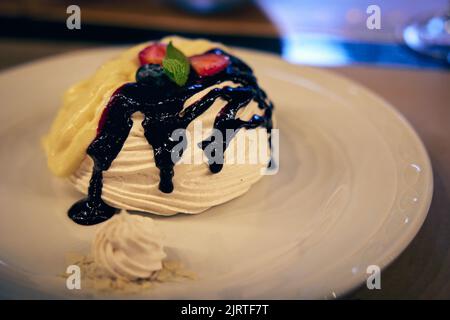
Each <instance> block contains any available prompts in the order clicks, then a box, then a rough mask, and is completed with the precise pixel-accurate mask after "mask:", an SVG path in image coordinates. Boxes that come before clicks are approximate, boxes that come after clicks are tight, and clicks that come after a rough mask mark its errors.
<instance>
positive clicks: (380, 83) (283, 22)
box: [0, 0, 450, 299]
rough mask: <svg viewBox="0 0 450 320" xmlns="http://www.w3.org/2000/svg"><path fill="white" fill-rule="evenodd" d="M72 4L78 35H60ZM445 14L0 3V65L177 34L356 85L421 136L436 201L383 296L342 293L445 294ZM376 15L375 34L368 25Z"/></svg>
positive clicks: (270, 5) (434, 10)
mask: <svg viewBox="0 0 450 320" xmlns="http://www.w3.org/2000/svg"><path fill="white" fill-rule="evenodd" d="M73 4H75V5H77V6H78V7H79V8H80V9H81V29H74V30H69V29H68V28H67V26H66V20H67V18H68V17H69V15H70V14H68V13H67V7H68V6H70V5H73ZM371 5H375V9H374V7H373V6H372V7H370V6H371ZM449 8H450V1H448V0H422V1H420V0H339V1H332V0H321V1H318V0H253V1H252V0H166V1H162V0H159V1H158V0H129V1H120V0H89V1H88V0H75V1H72V0H71V1H64V0H1V1H0V69H7V68H11V67H13V66H15V65H19V64H22V63H27V62H30V61H33V60H35V59H38V58H42V57H46V56H50V55H54V54H59V53H64V52H69V51H73V50H78V49H86V48H94V47H98V46H109V45H127V44H132V43H137V42H142V41H147V40H151V39H157V38H160V37H162V36H166V35H170V34H179V35H182V36H187V37H207V38H210V39H212V40H215V41H220V42H224V43H225V44H227V45H232V46H239V47H246V48H251V49H256V50H263V51H267V52H271V53H275V54H278V55H280V56H281V57H282V58H284V59H286V60H288V61H290V62H293V63H296V64H301V65H312V66H315V67H321V68H327V69H329V70H332V71H333V72H335V73H338V74H340V75H343V76H345V77H348V78H350V79H352V80H354V81H357V82H359V83H361V84H363V85H365V86H366V87H368V88H369V89H371V90H372V91H374V92H376V93H377V94H378V95H380V96H381V97H383V98H384V99H385V100H387V101H388V102H390V103H391V104H392V105H394V106H395V108H396V109H397V110H398V111H399V112H401V113H402V114H403V115H404V116H405V117H406V118H407V119H408V120H409V121H410V122H411V123H412V125H413V126H414V127H415V129H416V130H417V132H418V133H419V135H420V136H421V138H422V140H423V141H424V143H425V146H426V148H427V150H428V152H429V155H430V158H431V162H432V166H433V171H434V195H433V201H432V204H431V208H430V212H429V214H428V217H427V219H426V221H425V223H424V225H423V227H422V229H421V230H420V232H419V234H418V235H417V237H416V238H415V239H414V240H413V242H412V243H411V244H410V246H409V247H408V248H407V249H406V250H405V251H404V252H403V253H402V255H401V256H400V257H399V258H398V259H397V260H396V261H395V262H394V263H393V264H392V265H391V266H389V267H388V268H387V269H386V270H385V271H383V273H382V275H383V290H372V291H370V290H368V289H367V288H366V287H365V286H364V287H361V288H359V289H358V290H355V291H354V292H352V293H350V294H349V295H348V298H356V299H360V298H404V299H417V298H446V299H449V298H450V215H449V213H450V128H449V123H450V72H449V71H450V67H449V66H450V63H449V61H450V59H449V47H450V40H449V34H450V23H449V21H448V16H449ZM374 10H375V11H374ZM377 12H378V13H377ZM377 14H378V15H379V19H380V21H379V22H380V24H379V27H380V28H372V27H373V25H374V20H373V19H376V16H377ZM368 19H369V26H372V27H368ZM375 24H376V23H375ZM299 103H301V102H299ZM2 107H7V106H2ZM281 107H282V106H280V108H281Z"/></svg>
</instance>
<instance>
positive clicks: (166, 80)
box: [43, 37, 273, 225]
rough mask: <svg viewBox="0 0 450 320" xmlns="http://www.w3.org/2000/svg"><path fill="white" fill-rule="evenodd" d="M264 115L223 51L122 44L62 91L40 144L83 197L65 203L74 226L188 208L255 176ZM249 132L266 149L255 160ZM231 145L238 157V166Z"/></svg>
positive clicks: (268, 124) (239, 66)
mask: <svg viewBox="0 0 450 320" xmlns="http://www.w3.org/2000/svg"><path fill="white" fill-rule="evenodd" d="M272 112H273V104H272V103H271V102H270V101H269V99H268V98H267V96H266V94H265V92H264V91H263V90H262V89H261V88H260V87H259V86H258V82H257V79H256V77H255V76H254V74H253V71H252V69H251V68H250V67H249V66H248V65H247V64H246V63H245V62H243V61H242V60H241V59H239V58H238V57H236V56H234V55H233V54H232V53H231V50H230V49H228V48H226V47H224V46H223V45H222V44H218V43H213V42H210V41H207V40H203V39H198V40H190V39H185V38H180V37H167V38H164V39H162V40H160V41H158V42H151V43H145V44H141V45H138V46H135V47H132V48H130V49H128V50H126V51H124V52H123V53H122V54H120V55H119V56H118V57H116V58H114V59H112V60H110V61H108V62H106V63H105V64H104V65H102V66H101V67H100V68H99V69H98V70H97V71H96V72H95V73H94V74H93V75H92V76H91V77H90V78H89V79H87V80H84V81H81V82H79V83H77V84H75V85H74V86H72V87H71V88H69V89H68V91H67V92H66V93H65V95H64V98H63V105H62V107H61V108H60V110H59V112H58V114H57V116H56V119H55V120H54V122H53V124H52V126H51V128H50V131H49V133H48V134H47V135H46V136H45V137H44V138H43V145H44V149H45V152H46V155H47V160H48V167H49V169H50V170H51V172H52V173H53V174H54V175H56V176H58V177H66V178H68V179H69V181H70V182H71V183H72V184H73V185H74V187H75V188H76V189H78V190H79V191H81V192H82V193H84V194H86V195H87V197H86V198H85V199H83V200H80V201H79V202H77V203H75V204H74V205H73V206H72V207H71V208H70V210H69V217H70V218H71V219H72V220H73V221H75V222H76V223H78V224H82V225H91V224H96V223H100V222H102V221H105V220H107V219H109V218H111V217H112V216H113V215H114V214H115V213H116V212H117V211H118V210H119V209H125V210H135V211H142V212H148V213H153V214H159V215H173V214H176V213H190V214H196V213H200V212H202V211H205V210H206V209H208V208H210V207H212V206H216V205H219V204H222V203H224V202H227V201H229V200H231V199H233V198H236V197H238V196H240V195H242V194H244V193H245V192H246V191H248V190H249V188H250V187H251V185H253V184H254V183H256V182H257V181H258V180H260V179H261V178H262V176H263V174H262V173H261V172H262V170H264V169H265V168H267V166H268V164H269V163H270V135H271V129H272ZM198 127H201V128H202V129H203V130H202V131H201V132H202V133H201V134H200V136H199V134H198V130H196V128H198ZM180 130H181V131H180ZM230 130H231V132H232V134H231V135H228V133H229V131H230ZM256 130H259V133H260V134H261V135H262V138H263V139H262V140H261V139H259V140H258V141H263V143H262V146H263V147H265V148H262V149H263V151H262V152H261V150H259V154H262V155H260V156H259V158H258V159H259V160H258V161H256V162H255V161H249V160H251V159H252V158H254V155H255V150H254V148H250V146H251V145H252V141H251V139H250V138H249V137H250V136H251V135H249V134H246V133H251V132H254V131H256ZM177 132H178V137H179V139H178V140H177V139H174V133H177ZM217 132H218V133H219V134H221V135H222V137H227V138H223V139H219V138H218V137H217V136H216V135H215V133H217ZM213 133H214V134H213ZM175 136H176V135H175ZM188 137H194V139H188ZM195 137H197V138H199V140H197V141H196V140H195ZM259 138H261V137H259ZM192 140H193V141H192ZM180 141H181V143H180ZM238 142H244V143H243V144H241V145H243V146H244V147H241V148H240V149H241V151H242V153H243V154H242V158H243V159H244V161H242V162H238V163H236V161H232V160H233V159H234V158H236V155H235V152H232V151H233V150H234V149H235V147H236V146H237V148H238V149H239V146H238V145H237V143H238ZM235 145H236V146H235ZM180 146H181V147H180ZM259 147H261V146H259ZM192 158H193V159H199V158H200V159H201V160H202V161H188V160H189V159H192ZM234 160H235V159H234Z"/></svg>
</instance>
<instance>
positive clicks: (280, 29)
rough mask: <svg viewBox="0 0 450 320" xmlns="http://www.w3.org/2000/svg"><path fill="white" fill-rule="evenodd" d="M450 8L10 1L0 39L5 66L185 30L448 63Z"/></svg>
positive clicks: (302, 56)
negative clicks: (374, 21)
mask: <svg viewBox="0 0 450 320" xmlns="http://www.w3.org/2000/svg"><path fill="white" fill-rule="evenodd" d="M71 4H76V5H78V6H79V7H80V9H81V29H79V30H68V29H67V28H66V19H67V17H68V16H69V14H67V13H66V9H67V7H68V6H69V5H71ZM370 5H376V6H378V7H379V10H380V14H379V17H380V27H381V28H380V29H369V28H368V27H367V25H366V23H367V19H368V18H369V16H370V15H371V14H370V13H368V8H369V6H370ZM449 7H450V3H449V1H448V0H427V1H424V0H423V1H411V0H377V1H373V0H367V1H366V0H340V1H332V0H322V1H308V0H277V1H274V0H253V1H252V0H166V1H163V0H129V1H120V0H108V1H107V0H90V1H88V0H78V1H75V2H74V1H64V0H2V1H1V2H0V18H1V28H0V30H1V31H0V36H1V37H3V39H2V44H1V45H2V47H5V46H6V48H7V49H8V50H7V51H6V52H8V53H7V54H5V53H4V52H5V50H0V51H1V52H0V57H1V66H8V65H11V64H15V63H20V62H22V61H24V60H27V59H28V57H29V56H28V55H32V56H40V55H46V54H47V53H52V52H55V51H58V52H59V51H64V50H65V49H68V50H69V49H73V48H75V47H85V46H91V45H98V44H99V43H102V44H122V43H123V44H126V43H134V42H139V41H145V40H148V39H154V38H159V37H161V36H164V35H168V34H173V33H177V34H181V35H184V36H191V37H199V36H204V37H209V38H213V39H214V40H219V41H222V42H225V43H227V44H230V45H235V46H242V47H250V48H255V49H259V50H265V51H270V52H275V53H279V54H281V55H282V56H283V57H284V58H286V59H288V60H290V61H293V62H297V63H303V64H312V65H324V66H333V65H334V66H335V65H344V64H352V63H369V64H377V65H389V66H395V67H402V66H406V67H417V68H448V66H449V58H448V48H449V45H450V40H449V33H450V23H449V22H448V21H447V20H446V18H445V17H446V15H448V12H449ZM408 27H409V28H408ZM33 41H36V43H33ZM55 41H57V42H58V43H55ZM20 44H23V45H28V46H30V48H33V50H32V51H33V52H23V51H22V50H21V48H20ZM15 48H17V50H18V52H17V54H13V55H11V54H9V52H10V51H9V50H14V49H15ZM410 48H413V50H411V49H410ZM417 51H419V52H421V53H422V54H417ZM430 55H431V56H432V57H434V58H430Z"/></svg>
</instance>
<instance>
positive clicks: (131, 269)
mask: <svg viewBox="0 0 450 320" xmlns="http://www.w3.org/2000/svg"><path fill="white" fill-rule="evenodd" d="M162 240H163V237H162V234H161V233H160V232H159V230H158V229H157V227H156V224H155V222H154V221H153V219H151V218H149V217H143V216H139V215H134V214H129V213H126V212H125V211H122V212H121V213H120V214H116V215H115V216H114V217H112V218H111V219H110V220H108V221H107V222H105V223H104V224H103V225H102V226H101V227H100V229H99V230H98V231H97V233H96V236H95V239H94V242H93V244H92V255H93V258H94V261H95V263H96V264H97V266H99V267H100V268H102V269H104V270H105V271H106V272H107V273H108V274H109V275H110V276H111V277H114V278H125V279H129V280H136V279H146V278H149V277H151V276H152V275H153V274H154V272H155V271H158V270H161V269H162V260H163V259H164V258H165V257H166V254H165V252H164V250H163V244H162Z"/></svg>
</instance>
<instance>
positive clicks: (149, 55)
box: [139, 43, 167, 65]
mask: <svg viewBox="0 0 450 320" xmlns="http://www.w3.org/2000/svg"><path fill="white" fill-rule="evenodd" d="M166 48H167V45H166V44H164V43H154V44H151V45H149V46H148V47H145V48H144V49H142V50H141V51H140V52H139V61H140V63H141V65H144V64H150V63H152V64H162V61H163V59H164V56H165V55H166Z"/></svg>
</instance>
